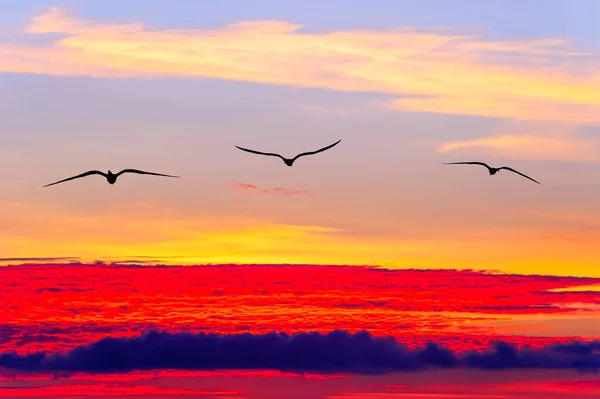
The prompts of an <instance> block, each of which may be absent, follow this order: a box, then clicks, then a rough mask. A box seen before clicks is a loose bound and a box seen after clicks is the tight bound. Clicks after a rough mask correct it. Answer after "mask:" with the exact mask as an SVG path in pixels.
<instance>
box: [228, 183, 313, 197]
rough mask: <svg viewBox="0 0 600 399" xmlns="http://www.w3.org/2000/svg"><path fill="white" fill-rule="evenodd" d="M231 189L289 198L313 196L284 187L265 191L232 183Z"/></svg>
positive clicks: (309, 193)
mask: <svg viewBox="0 0 600 399" xmlns="http://www.w3.org/2000/svg"><path fill="white" fill-rule="evenodd" d="M231 187H232V188H233V189H235V190H240V191H246V192H257V193H263V194H269V195H283V196H286V197H289V196H292V195H302V196H307V197H312V196H314V194H313V193H312V192H310V191H301V190H294V189H292V188H285V187H275V188H272V189H266V188H260V187H258V186H255V185H254V184H246V183H232V184H231Z"/></svg>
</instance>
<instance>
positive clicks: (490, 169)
mask: <svg viewBox="0 0 600 399" xmlns="http://www.w3.org/2000/svg"><path fill="white" fill-rule="evenodd" d="M444 165H482V166H485V167H486V168H488V171H489V172H490V176H492V175H495V174H496V173H498V172H499V171H500V170H502V169H506V170H510V171H511V172H514V173H516V174H518V175H521V176H523V177H526V178H527V179H529V180H531V181H534V182H536V183H537V184H542V183H540V182H539V181H537V180H535V179H532V178H531V177H529V176H527V175H524V174H523V173H521V172H518V171H516V170H514V169H513V168H509V167H508V166H502V167H500V168H492V167H491V166H489V165H488V164H485V163H483V162H444Z"/></svg>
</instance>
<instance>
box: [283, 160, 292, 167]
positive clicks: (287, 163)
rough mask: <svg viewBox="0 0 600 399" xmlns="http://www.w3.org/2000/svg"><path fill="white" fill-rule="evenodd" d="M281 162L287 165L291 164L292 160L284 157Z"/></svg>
mask: <svg viewBox="0 0 600 399" xmlns="http://www.w3.org/2000/svg"><path fill="white" fill-rule="evenodd" d="M283 163H285V164H286V165H287V166H292V165H293V164H294V160H293V159H284V160H283Z"/></svg>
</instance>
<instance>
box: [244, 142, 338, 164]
mask: <svg viewBox="0 0 600 399" xmlns="http://www.w3.org/2000/svg"><path fill="white" fill-rule="evenodd" d="M340 141H342V139H339V140H338V141H336V142H335V143H333V144H330V145H328V146H327V147H323V148H321V149H318V150H316V151H310V152H303V153H302V154H298V155H296V156H295V157H294V158H284V157H283V156H281V155H279V154H275V153H272V152H260V151H255V150H249V149H248V148H242V147H238V146H237V145H236V146H235V147H236V148H238V149H240V150H242V151H246V152H251V153H252V154H259V155H268V156H271V157H279V158H281V159H282V160H283V162H284V163H285V164H286V165H287V166H292V165H293V164H294V161H296V159H298V158H300V157H303V156H305V155H314V154H317V153H319V152H323V151H325V150H328V149H330V148H331V147H333V146H335V145H337V144H338V143H339V142H340Z"/></svg>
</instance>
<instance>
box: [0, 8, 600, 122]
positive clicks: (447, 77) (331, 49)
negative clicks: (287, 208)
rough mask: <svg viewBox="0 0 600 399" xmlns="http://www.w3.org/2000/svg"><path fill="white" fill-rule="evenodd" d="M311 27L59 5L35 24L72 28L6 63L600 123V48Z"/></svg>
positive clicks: (6, 51) (9, 56)
mask: <svg viewBox="0 0 600 399" xmlns="http://www.w3.org/2000/svg"><path fill="white" fill-rule="evenodd" d="M301 27H302V26H301V25H295V24H291V23H289V22H285V21H245V22H239V23H235V24H231V25H227V26H224V27H221V28H217V29H162V30H151V29H148V28H147V27H145V26H144V25H143V24H142V23H128V24H107V23H98V22H95V21H89V20H84V19H81V18H78V17H74V16H71V15H69V14H68V13H67V12H66V11H64V10H62V9H60V8H56V7H53V8H51V9H49V10H48V11H47V12H46V13H44V14H42V15H38V16H36V17H34V18H33V19H32V20H31V22H30V24H29V25H28V26H27V27H25V29H24V32H26V33H27V34H31V35H42V34H48V33H60V34H63V35H64V36H63V37H61V38H59V39H57V40H56V41H55V42H54V43H52V44H50V45H39V46H31V45H23V44H3V45H0V70H1V71H7V72H17V73H44V74H51V75H63V76H68V75H83V76H93V77H103V78H114V77H148V78H150V77H167V76H168V77H208V78H219V79H230V80H242V81H250V82H257V83H270V84H285V85H293V86H303V87H320V88H327V89H333V90H344V91H369V92H373V91H375V92H381V93H389V94H392V95H399V96H402V97H401V98H398V99H396V100H393V101H392V102H391V103H390V104H389V105H390V106H391V107H393V108H396V109H401V110H405V111H417V112H437V113H450V114H466V115H480V116H490V117H499V118H517V119H527V120H559V121H569V122H577V123H594V124H595V123H600V73H598V72H597V71H598V64H599V62H598V61H597V58H598V57H597V55H599V54H592V53H584V52H581V51H575V50H572V49H571V48H570V47H569V43H567V42H566V41H564V40H562V39H553V38H543V39H538V40H523V41H505V42H501V41H490V40H486V39H485V38H483V37H482V36H480V35H476V34H463V33H461V34H458V33H455V31H453V30H452V29H429V30H423V29H416V28H410V27H402V28H396V29H388V30H379V31H377V30H346V31H335V32H329V33H318V34H315V33H300V32H299V29H300V28H301ZM556 60H559V61H560V62H556ZM549 61H552V62H549Z"/></svg>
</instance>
